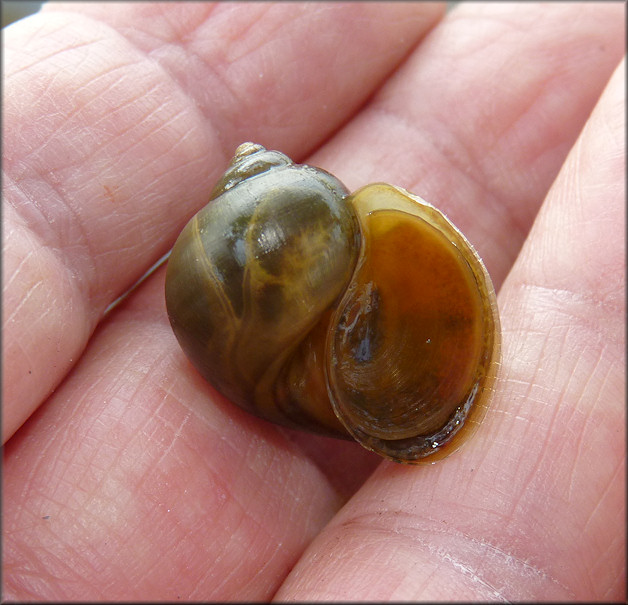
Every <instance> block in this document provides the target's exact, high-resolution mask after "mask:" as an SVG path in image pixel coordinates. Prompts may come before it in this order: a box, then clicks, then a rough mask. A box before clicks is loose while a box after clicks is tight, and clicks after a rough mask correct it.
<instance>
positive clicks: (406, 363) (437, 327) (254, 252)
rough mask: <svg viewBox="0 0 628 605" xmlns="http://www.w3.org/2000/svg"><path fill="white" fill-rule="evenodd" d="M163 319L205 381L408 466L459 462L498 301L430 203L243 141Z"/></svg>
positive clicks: (175, 273)
mask: <svg viewBox="0 0 628 605" xmlns="http://www.w3.org/2000/svg"><path fill="white" fill-rule="evenodd" d="M166 307H167V313H168V317H169V320H170V323H171V326H172V329H173V331H174V334H175V336H176V338H177V340H178V342H179V344H180V346H181V348H182V349H183V351H184V352H185V354H186V355H187V357H188V358H189V360H190V361H191V362H192V364H193V365H194V366H195V367H196V368H197V370H198V371H199V372H200V373H201V374H202V375H203V376H204V377H205V379H206V380H207V381H209V383H211V384H212V385H213V386H214V387H215V388H216V389H217V390H218V391H220V392H221V393H223V394H224V395H225V396H226V397H227V398H228V399H230V400H231V401H233V402H234V403H236V404H238V405H239V406H241V407H242V408H244V409H246V410H248V411H249V412H252V413H254V414H256V415H257V416H259V417H262V418H265V419H267V420H270V421H272V422H275V423H279V424H282V425H285V426H288V427H292V428H301V429H306V430H310V431H314V432H317V433H320V434H324V435H328V436H335V437H340V438H346V439H351V438H354V439H355V440H357V441H358V442H359V443H360V444H362V445H363V446H364V447H366V448H367V449H369V450H372V451H374V452H376V453H378V454H380V455H381V456H383V457H385V458H388V459H391V460H394V461H397V462H404V463H410V464H419V463H422V462H432V461H434V460H438V459H441V458H444V457H445V456H447V455H449V454H451V453H452V452H453V451H455V450H456V449H457V448H458V447H459V446H460V445H461V444H462V443H463V442H464V441H465V440H466V439H467V438H468V437H469V435H471V434H472V433H473V432H474V430H475V428H476V427H477V426H478V424H479V423H480V422H481V421H482V419H483V417H484V415H485V412H486V410H487V406H488V402H489V399H490V396H491V393H492V387H493V383H494V380H495V377H496V373H497V368H498V366H499V356H500V323H499V316H498V311H497V303H496V297H495V291H494V288H493V285H492V283H491V280H490V277H489V275H488V272H487V270H486V268H485V266H484V264H483V263H482V260H481V259H480V257H479V256H478V254H477V252H476V251H475V250H474V248H473V247H472V246H471V244H470V243H469V242H468V241H467V240H466V238H465V237H464V236H463V235H462V233H460V231H459V230H458V229H457V228H456V227H455V226H454V225H453V224H452V223H451V222H450V221H449V220H448V219H447V218H446V217H445V216H444V215H443V214H442V213H441V212H440V211H439V210H437V209H436V208H435V207H433V206H432V205H430V204H429V203H427V202H425V201H424V200H422V199H421V198H419V197H418V196H416V195H413V194H411V193H409V192H407V191H406V190H404V189H402V188H400V187H395V186H392V185H388V184H385V183H375V184H372V185H367V186H365V187H362V188H361V189H359V190H358V191H356V192H354V193H352V194H349V192H348V190H347V189H346V187H345V186H344V185H343V184H342V183H341V182H340V181H339V180H338V179H337V178H336V177H334V176H333V175H331V174H330V173H328V172H326V171H324V170H322V169H319V168H315V167H312V166H308V165H299V164H295V163H293V162H292V161H291V160H290V159H289V158H288V157H287V156H285V155H284V154H282V153H280V152H278V151H269V150H266V149H265V148H264V147H262V146H261V145H257V144H254V143H244V144H242V145H240V146H239V147H238V149H237V150H236V153H235V157H234V158H233V160H232V161H231V164H230V165H229V167H228V169H227V171H226V173H225V174H224V175H223V177H222V178H221V180H220V181H219V182H218V183H217V185H216V186H215V187H214V189H213V191H212V193H211V196H210V201H209V203H208V204H207V205H206V206H205V207H204V208H203V209H201V210H200V211H199V212H198V213H197V214H196V215H195V216H194V217H193V218H192V219H191V220H190V221H189V222H188V224H187V225H186V226H185V228H184V229H183V231H182V232H181V234H180V235H179V237H178V239H177V241H176V243H175V245H174V247H173V249H172V252H171V255H170V258H169V261H168V268H167V273H166Z"/></svg>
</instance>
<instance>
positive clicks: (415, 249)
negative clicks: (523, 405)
mask: <svg viewBox="0 0 628 605" xmlns="http://www.w3.org/2000/svg"><path fill="white" fill-rule="evenodd" d="M350 202H351V203H353V205H354V206H355V208H356V212H357V215H358V218H359V220H360V222H361V229H362V234H363V239H364V245H363V249H362V253H361V256H360V259H359V260H358V265H357V269H356V271H355V273H354V276H353V283H352V287H351V289H350V290H349V291H348V292H347V294H346V295H345V297H344V298H343V299H342V301H341V303H340V305H339V307H338V309H337V311H336V316H335V320H334V321H335V322H336V323H337V327H336V330H335V333H333V334H331V333H330V336H329V342H328V347H329V363H328V365H327V372H328V378H329V385H330V392H331V396H332V403H333V404H334V406H335V411H336V414H337V415H338V416H339V418H340V419H341V421H342V422H343V424H344V425H345V426H346V427H347V429H348V430H349V432H350V433H351V434H352V435H353V436H354V437H355V438H356V439H357V440H358V441H360V442H361V443H362V444H363V445H364V446H365V447H367V448H369V449H372V450H374V451H376V452H378V453H380V454H381V455H384V456H386V457H389V458H392V459H394V460H401V461H405V462H412V461H414V460H419V459H421V458H423V457H425V456H428V455H433V454H434V453H435V452H437V451H439V450H443V451H442V453H441V456H442V455H444V454H445V453H446V450H445V448H446V446H448V444H452V443H453V442H454V441H455V436H456V435H457V434H458V433H459V432H460V431H461V429H462V427H463V426H464V425H465V422H466V421H467V420H468V419H469V418H470V417H471V416H472V415H478V414H481V413H482V410H483V406H484V403H483V400H482V395H483V389H482V384H483V381H484V380H485V378H486V375H487V371H488V369H489V367H490V364H491V360H492V355H493V339H492V334H493V330H494V327H495V326H494V317H493V307H492V306H491V304H490V302H487V300H488V298H490V296H489V292H488V291H487V289H486V287H485V284H484V282H483V280H484V278H485V277H486V275H485V272H484V270H483V267H481V268H477V267H476V268H475V270H474V268H472V267H471V265H470V263H472V264H473V263H476V262H479V259H478V258H477V255H475V252H474V251H473V250H472V249H471V248H470V247H468V249H467V244H466V240H464V238H463V237H462V236H461V235H460V234H459V233H458V232H457V231H456V230H455V228H453V226H451V227H449V223H448V221H446V219H444V217H442V215H440V213H438V214H439V216H438V217H437V218H434V216H433V213H434V212H435V210H434V209H433V208H432V207H431V206H429V205H427V206H425V207H423V206H421V204H420V203H419V202H418V201H417V200H416V199H415V198H414V197H410V196H409V194H407V192H404V191H403V190H401V189H398V188H395V187H391V186H389V185H382V184H377V185H371V186H368V187H365V188H363V189H361V190H360V191H358V192H356V193H355V194H353V195H352V196H351V198H350ZM436 212H437V211H436ZM441 218H442V219H443V221H444V222H443V221H441ZM443 225H444V227H443ZM448 229H451V230H452V231H451V232H449V230H448ZM454 236H455V237H454ZM452 240H453V243H452ZM480 264H481V263H480ZM491 292H492V287H491Z"/></svg>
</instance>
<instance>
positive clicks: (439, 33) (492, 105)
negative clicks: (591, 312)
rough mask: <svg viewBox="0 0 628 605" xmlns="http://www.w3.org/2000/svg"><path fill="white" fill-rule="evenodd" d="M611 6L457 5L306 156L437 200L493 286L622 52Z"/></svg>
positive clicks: (619, 21) (351, 177)
mask: <svg viewBox="0 0 628 605" xmlns="http://www.w3.org/2000/svg"><path fill="white" fill-rule="evenodd" d="M623 14H624V13H623V7H621V6H620V5H617V4H612V3H611V4H604V3H599V4H595V5H593V4H578V3H576V4H574V3H571V4H570V3H567V4H563V3H554V4H552V3H550V4H549V5H548V4H540V5H537V4H532V3H487V4H478V3H464V2H463V3H460V4H459V5H458V6H456V8H455V9H454V10H452V11H450V12H449V13H448V14H447V16H446V18H445V19H444V20H443V21H442V22H441V23H440V24H439V26H438V28H436V29H435V30H433V31H432V32H431V33H430V35H429V36H428V37H427V38H426V40H425V41H424V42H423V43H422V44H421V45H420V46H419V47H417V49H416V50H415V51H414V52H413V54H412V56H411V57H410V58H409V59H408V60H407V61H406V62H405V63H404V65H403V66H402V67H401V68H400V69H399V70H397V72H396V73H395V76H394V77H393V78H392V79H391V80H390V81H389V82H387V83H386V85H385V86H384V87H383V88H382V89H381V90H380V91H379V92H378V94H377V95H376V96H375V97H374V99H373V100H372V101H371V102H370V103H369V104H368V105H367V106H366V108H365V109H364V111H362V112H361V114H360V116H359V119H357V120H353V121H352V122H351V123H350V124H348V125H347V126H346V127H345V128H344V129H343V130H342V131H341V132H340V133H339V136H337V137H335V138H334V139H333V141H332V143H331V144H330V145H326V146H325V147H324V148H323V149H322V150H321V152H320V153H318V154H317V155H316V156H315V157H314V158H313V163H314V164H318V165H321V164H322V165H323V166H324V167H327V168H328V169H330V170H331V171H332V172H333V173H334V174H336V175H337V176H338V177H340V178H341V180H343V181H344V182H345V183H346V184H347V185H348V186H349V187H350V189H355V188H357V187H359V186H362V185H365V184H367V183H370V182H377V181H384V182H390V183H394V184H396V185H400V186H402V187H405V188H406V189H408V190H410V191H412V192H414V193H416V194H418V195H420V196H421V197H423V198H424V199H426V200H427V201H429V202H431V203H432V204H434V205H436V206H437V207H439V208H440V209H441V210H443V211H444V212H445V213H446V214H447V215H448V216H449V217H450V218H451V219H452V220H453V222H454V223H455V224H456V225H457V226H458V227H459V228H460V229H461V230H462V231H463V233H465V235H466V236H467V237H468V238H469V240H470V241H471V242H472V243H473V245H474V246H475V247H476V248H477V249H478V252H479V253H480V255H481V256H482V258H483V259H484V261H485V263H486V265H487V268H488V270H489V273H490V274H491V277H492V279H493V281H494V283H495V286H496V288H497V289H498V288H499V286H500V285H501V283H502V281H503V279H504V278H505V276H506V275H507V273H508V271H509V270H510V268H511V267H512V263H513V262H514V259H515V258H516V256H517V254H518V252H519V249H520V247H521V245H522V243H523V241H524V239H525V237H526V235H527V233H528V231H529V228H530V225H531V224H532V221H533V220H534V217H535V215H536V213H537V210H538V208H539V207H540V205H541V202H542V201H543V199H544V197H545V195H546V194H547V191H548V189H549V187H550V185H551V184H552V182H553V181H554V179H555V177H556V175H557V173H558V170H559V169H560V166H561V165H562V163H563V161H564V159H565V157H566V155H567V153H568V151H569V149H570V147H571V146H572V145H573V143H574V141H575V140H576V138H577V136H578V134H579V132H580V131H581V129H582V126H583V125H584V122H585V120H586V119H587V117H588V116H589V114H590V112H591V110H592V109H593V107H594V105H595V102H596V101H597V99H598V98H599V95H600V93H601V91H602V89H603V87H604V86H605V84H606V82H607V81H608V78H609V77H610V74H611V73H612V71H613V69H614V68H615V66H616V65H617V63H618V62H619V61H620V59H621V56H622V54H623V53H624V50H625V20H624V18H623Z"/></svg>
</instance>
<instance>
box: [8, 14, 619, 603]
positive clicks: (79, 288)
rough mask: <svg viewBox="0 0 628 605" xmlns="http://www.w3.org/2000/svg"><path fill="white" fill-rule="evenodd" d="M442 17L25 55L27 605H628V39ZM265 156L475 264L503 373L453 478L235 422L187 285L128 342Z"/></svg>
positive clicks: (596, 17)
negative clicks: (404, 198) (239, 162)
mask: <svg viewBox="0 0 628 605" xmlns="http://www.w3.org/2000/svg"><path fill="white" fill-rule="evenodd" d="M441 12H442V11H441V8H438V7H435V6H432V5H428V4H423V3H417V4H413V3H402V4H399V5H396V4H388V3H386V4H371V3H367V4H364V5H360V4H349V5H343V4H313V5H305V4H304V5H301V4H281V3H280V4H277V5H274V4H267V3H263V4H250V3H244V4H235V5H228V4H218V5H216V6H210V5H206V4H199V3H193V4H178V3H176V4H175V3H172V4H158V5H152V4H144V3H138V4H103V5H101V4H91V3H87V4H83V5H82V4H71V5H68V6H66V7H64V6H63V5H52V4H51V5H48V6H47V7H46V8H45V9H44V10H43V11H42V14H40V15H37V16H35V17H32V18H29V19H27V20H24V21H22V22H20V23H17V24H15V25H13V26H11V27H10V28H8V29H7V30H6V31H5V32H4V33H5V37H4V42H5V48H4V52H5V60H4V65H5V80H4V87H3V107H4V150H3V151H4V159H3V162H4V166H3V167H4V180H3V195H4V201H3V211H4V220H3V261H4V282H3V337H4V343H3V345H4V346H3V370H4V380H3V402H4V405H3V431H4V432H3V439H4V440H7V443H6V447H5V455H4V485H3V488H4V489H3V493H4V569H3V571H4V573H3V584H4V586H3V589H4V598H5V599H14V600H25V599H37V600H48V599H56V600H69V599H80V600H90V601H91V600H99V599H107V600H136V599H145V600H158V599H165V600H176V599H188V600H191V599H193V600H211V599H218V600H268V599H270V598H272V597H273V596H276V597H277V598H278V599H286V600H288V599H296V600H310V599H325V598H327V599H334V600H338V599H356V600H377V599H382V600H401V599H412V600H420V599H426V600H436V599H445V600H454V599H470V600H485V599H486V600H488V599H508V600H571V599H574V600H575V599H580V600H593V599H597V600H621V599H623V597H624V596H625V594H624V591H625V558H624V555H625V550H624V549H625V528H624V525H623V523H624V518H625V502H624V495H625V470H624V455H625V450H624V446H625V318H624V316H625V301H624V287H625V282H624V270H625V259H624V253H625V250H624V229H625V226H624V220H625V209H624V195H625V186H624V175H625V165H624V162H625V148H624V144H625V142H624V130H625V123H624V112H625V97H624V69H625V68H624V65H623V63H622V64H621V65H620V66H619V67H618V63H619V62H620V60H621V56H622V53H623V51H624V48H625V29H624V18H623V17H624V10H623V7H622V5H618V4H611V5H608V4H601V3H595V4H593V3H591V4H580V3H575V4H562V3H560V4H550V5H546V6H543V7H541V6H537V5H532V4H527V3H526V4H521V5H518V4H510V3H508V4H489V5H478V4H463V5H460V6H458V7H456V8H455V9H454V10H452V11H451V12H450V13H448V14H447V15H446V16H445V17H444V18H443V19H442V20H441V21H440V22H439V21H438V19H439V17H440V16H441ZM432 27H433V29H432V31H431V32H430V33H429V35H427V36H425V35H426V32H427V31H428V30H429V29H430V28H432ZM424 36H425V37H424ZM397 66H399V68H398V69H397ZM613 72H614V73H613ZM611 74H613V75H612V76H611ZM609 78H610V82H609ZM607 83H608V84H607ZM591 111H593V113H592V114H591V115H590V116H589V114H590V112H591ZM245 140H253V141H256V142H259V143H261V144H263V145H265V146H266V147H267V148H273V149H279V150H281V151H282V152H284V153H286V154H288V155H289V156H291V157H293V158H294V159H295V160H298V161H307V162H308V163H310V164H313V165H317V166H321V167H323V168H325V169H327V170H329V171H330V172H332V173H333V174H335V175H336V176H338V177H339V178H340V180H342V181H343V182H344V183H345V184H346V185H347V186H348V187H349V189H356V188H357V187H358V186H361V185H364V184H366V183H369V182H376V181H387V182H390V183H393V184H396V185H399V186H402V187H405V188H406V189H408V190H410V191H413V192H414V193H416V194H418V195H420V196H421V197H423V198H425V199H426V200H428V201H430V202H431V203H433V204H434V205H436V206H438V207H439V208H441V209H442V210H443V211H444V212H445V213H446V214H447V215H448V216H449V217H450V218H451V219H452V220H453V222H454V223H455V224H456V225H457V226H458V227H459V228H460V229H461V230H462V231H463V232H464V233H465V235H466V236H467V237H468V238H469V240H470V241H471V242H472V243H473V244H474V246H475V247H476V248H477V249H478V251H479V253H480V255H481V256H482V257H483V259H484V261H485V263H486V265H487V267H488V269H489V272H490V273H491V276H492V278H493V281H494V283H495V287H496V289H497V290H498V291H499V307H500V312H501V320H502V327H503V343H502V346H503V351H502V372H501V375H500V378H499V379H498V381H497V383H496V385H495V396H494V400H493V402H492V406H491V409H490V410H489V412H488V414H487V418H486V420H485V422H484V423H483V424H482V426H481V427H480V429H479V430H478V432H477V433H476V435H475V436H474V437H473V438H472V439H471V440H470V441H469V442H468V443H467V444H465V446H464V448H463V449H462V450H460V451H459V452H457V453H456V454H455V455H453V456H451V457H450V458H448V459H446V460H444V461H442V462H439V463H438V464H435V465H433V466H425V467H403V466H399V465H395V464H393V463H390V462H387V461H384V462H381V463H380V462H379V460H375V457H374V456H373V455H371V454H369V453H368V452H366V451H364V450H362V448H360V447H359V446H357V445H355V444H350V443H344V442H335V441H332V440H329V439H325V438H321V437H315V436H311V435H306V434H301V433H297V432H294V431H289V430H287V429H283V428H280V427H275V426H272V425H270V424H268V423H265V422H264V421H261V420H258V419H256V418H253V417H251V416H249V415H247V414H246V413H244V412H242V411H241V410H239V409H238V408H237V407H236V406H233V405H231V404H230V403H229V402H227V401H225V400H224V399H223V398H222V397H221V396H220V395H218V394H217V393H216V392H215V391H214V390H213V389H212V388H211V387H209V386H208V385H207V384H205V383H204V381H203V380H202V379H201V378H200V377H199V376H198V375H197V374H196V372H195V371H194V370H193V368H192V367H191V365H190V364H189V362H188V361H187V360H186V358H185V357H184V355H183V353H182V352H181V350H180V348H179V347H178V345H177V343H176V340H175V338H174V336H173V334H172V331H171V330H170V326H169V323H168V320H167V317H166V314H165V308H164V296H163V286H164V284H163V280H164V273H165V271H164V268H163V267H162V268H160V269H158V270H157V271H156V272H155V273H153V274H152V275H151V276H150V277H149V278H148V279H146V280H145V281H144V282H143V283H142V284H141V285H140V286H139V287H137V288H136V289H135V290H134V291H133V292H131V293H130V294H129V296H128V297H127V298H126V299H125V300H123V301H122V302H121V303H120V304H119V305H118V306H117V307H116V308H114V309H113V310H112V312H111V313H109V314H107V315H104V311H105V309H106V308H107V307H108V306H109V305H110V304H111V303H112V302H113V301H114V300H115V299H116V298H117V297H118V296H120V295H121V294H123V293H124V292H125V291H126V290H127V289H128V288H129V287H130V286H131V285H132V284H133V283H134V282H135V281H136V280H137V279H138V278H139V277H140V276H141V275H142V274H143V273H144V272H145V271H146V270H147V269H148V268H149V267H150V266H151V264H152V263H154V262H155V261H156V260H157V259H159V258H160V257H161V256H162V255H163V254H164V253H165V252H166V251H167V250H168V249H169V248H170V246H171V245H172V243H173V242H174V240H175V238H176V236H177V234H178V232H179V231H180V230H181V228H182V226H183V225H184V224H185V222H186V220H187V219H188V218H189V217H190V216H191V215H192V214H193V213H194V212H195V211H196V210H198V209H199V208H200V207H201V206H203V205H204V204H205V202H206V199H207V196H208V192H209V191H210V190H211V188H212V186H213V183H214V181H215V180H216V179H217V178H218V176H219V175H220V174H221V173H222V171H223V170H224V168H225V165H226V162H227V161H228V159H229V158H230V156H231V155H232V153H233V151H234V150H235V148H236V146H237V145H238V144H239V143H241V142H243V141H245ZM314 150H316V151H315V152H314ZM53 389H54V392H51V391H52V390H53ZM343 505H344V506H343Z"/></svg>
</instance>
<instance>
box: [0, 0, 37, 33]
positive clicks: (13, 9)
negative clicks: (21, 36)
mask: <svg viewBox="0 0 628 605" xmlns="http://www.w3.org/2000/svg"><path fill="white" fill-rule="evenodd" d="M42 4H43V2H28V1H27V0H19V1H17V0H14V1H13V2H5V0H2V3H0V6H1V7H2V27H4V26H5V25H9V24H11V23H13V22H14V21H17V20H18V19H22V18H24V17H28V15H32V14H33V13H36V12H37V11H38V10H39V9H40V8H41V5H42Z"/></svg>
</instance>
